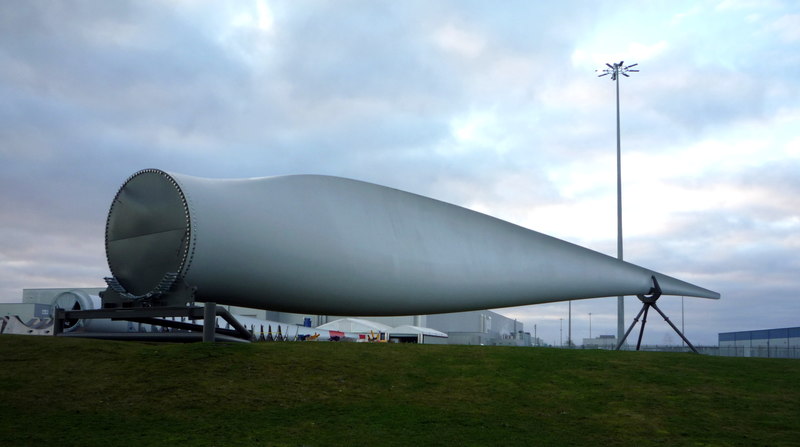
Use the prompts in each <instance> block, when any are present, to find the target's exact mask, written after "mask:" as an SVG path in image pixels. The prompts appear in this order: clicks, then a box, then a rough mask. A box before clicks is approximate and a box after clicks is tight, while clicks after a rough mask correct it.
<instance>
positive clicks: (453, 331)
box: [0, 287, 531, 346]
mask: <svg viewBox="0 0 800 447" xmlns="http://www.w3.org/2000/svg"><path fill="white" fill-rule="evenodd" d="M104 290H105V288H104V287H100V288H46V289H33V288H32V289H23V291H22V303H14V304H0V316H6V315H18V316H19V317H20V319H21V320H22V321H29V320H32V319H37V318H38V319H47V318H50V317H51V316H52V305H53V303H54V301H55V299H56V298H57V297H58V296H59V295H61V294H63V293H67V292H71V291H79V292H82V293H85V294H87V295H91V296H98V295H99V293H100V292H102V291H104ZM222 307H225V308H226V309H227V310H228V311H229V312H231V313H232V314H235V315H241V316H244V317H249V318H255V319H260V320H269V321H277V322H281V323H284V324H291V325H298V326H307V327H315V328H320V329H327V330H335V331H341V332H353V333H362V334H364V333H370V331H372V332H373V333H388V334H389V341H397V342H415V343H427V344H464V345H503V346H531V335H530V333H528V332H525V331H524V328H523V325H522V323H520V322H518V321H516V320H514V319H511V318H508V317H505V316H503V315H500V314H498V313H496V312H492V311H490V310H476V311H469V312H456V313H446V314H435V315H411V316H394V317H360V318H352V317H348V316H331V315H307V314H305V315H304V314H294V313H286V312H274V311H269V310H263V309H251V308H244V307H236V306H222ZM390 329H391V330H390Z"/></svg>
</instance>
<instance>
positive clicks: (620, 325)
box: [595, 61, 639, 340]
mask: <svg viewBox="0 0 800 447" xmlns="http://www.w3.org/2000/svg"><path fill="white" fill-rule="evenodd" d="M637 65H639V64H638V63H636V64H631V65H625V61H619V63H618V64H617V63H614V64H609V63H606V66H607V67H608V68H607V69H604V70H603V72H602V74H599V75H597V77H600V78H602V77H603V76H608V75H611V80H612V81H614V83H615V84H616V85H617V259H619V260H622V160H621V158H622V157H621V151H620V136H619V75H622V76H625V77H626V78H628V77H630V75H628V73H638V72H639V70H638V69H634V68H633V67H636V66H637ZM595 71H598V70H595ZM624 332H625V297H624V296H619V297H617V340H622V337H623V334H624Z"/></svg>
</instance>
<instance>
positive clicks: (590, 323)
mask: <svg viewBox="0 0 800 447" xmlns="http://www.w3.org/2000/svg"><path fill="white" fill-rule="evenodd" d="M589 338H590V339H591V338H592V313H591V312H589Z"/></svg>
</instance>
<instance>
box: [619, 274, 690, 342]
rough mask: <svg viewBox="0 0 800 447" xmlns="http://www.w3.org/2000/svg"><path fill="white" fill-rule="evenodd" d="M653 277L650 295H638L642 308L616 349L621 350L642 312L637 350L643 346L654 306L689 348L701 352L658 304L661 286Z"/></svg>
mask: <svg viewBox="0 0 800 447" xmlns="http://www.w3.org/2000/svg"><path fill="white" fill-rule="evenodd" d="M652 278H653V287H651V288H650V295H636V296H637V297H638V298H639V300H640V301H641V302H642V303H643V305H642V310H640V311H639V313H638V314H637V315H636V317H635V318H634V319H633V323H631V325H630V327H629V328H628V330H627V331H626V332H625V335H624V336H623V337H622V339H620V341H619V343H617V348H616V350H617V351H619V349H620V348H621V347H622V344H623V343H625V340H626V339H627V338H628V335H630V333H631V331H632V330H633V328H634V326H636V323H638V322H639V317H641V316H642V314H644V317H643V318H642V327H641V328H639V340H638V341H637V342H636V350H637V351H638V350H639V348H641V346H642V336H643V335H644V326H645V325H646V324H647V312H648V311H649V310H650V308H651V307H652V308H653V309H655V310H656V312H658V313H659V314H660V315H661V317H663V318H664V321H666V322H667V324H669V326H670V327H671V328H672V329H673V330H674V331H675V332H676V333H677V334H678V335H680V337H681V339H682V340H683V341H684V342H685V343H686V345H687V346H689V348H691V350H692V352H694V353H695V354H699V352H697V349H695V347H694V346H693V345H692V344H691V343H690V342H689V340H688V339H687V338H686V337H685V336H684V335H683V332H681V331H680V330H679V329H678V328H677V327H676V326H675V325H674V324H672V321H670V320H669V318H668V317H667V316H666V315H665V314H664V312H662V311H661V309H659V308H658V306H657V305H656V301H657V300H658V299H659V298H660V297H661V287H660V286H659V285H658V280H657V279H656V277H655V276H653V277H652Z"/></svg>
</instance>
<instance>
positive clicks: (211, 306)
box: [203, 303, 217, 342]
mask: <svg viewBox="0 0 800 447" xmlns="http://www.w3.org/2000/svg"><path fill="white" fill-rule="evenodd" d="M216 321H217V305H216V304H215V303H206V305H205V307H204V308H203V341H204V342H213V341H214V340H215V338H216V337H215V335H216V333H217V325H216Z"/></svg>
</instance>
